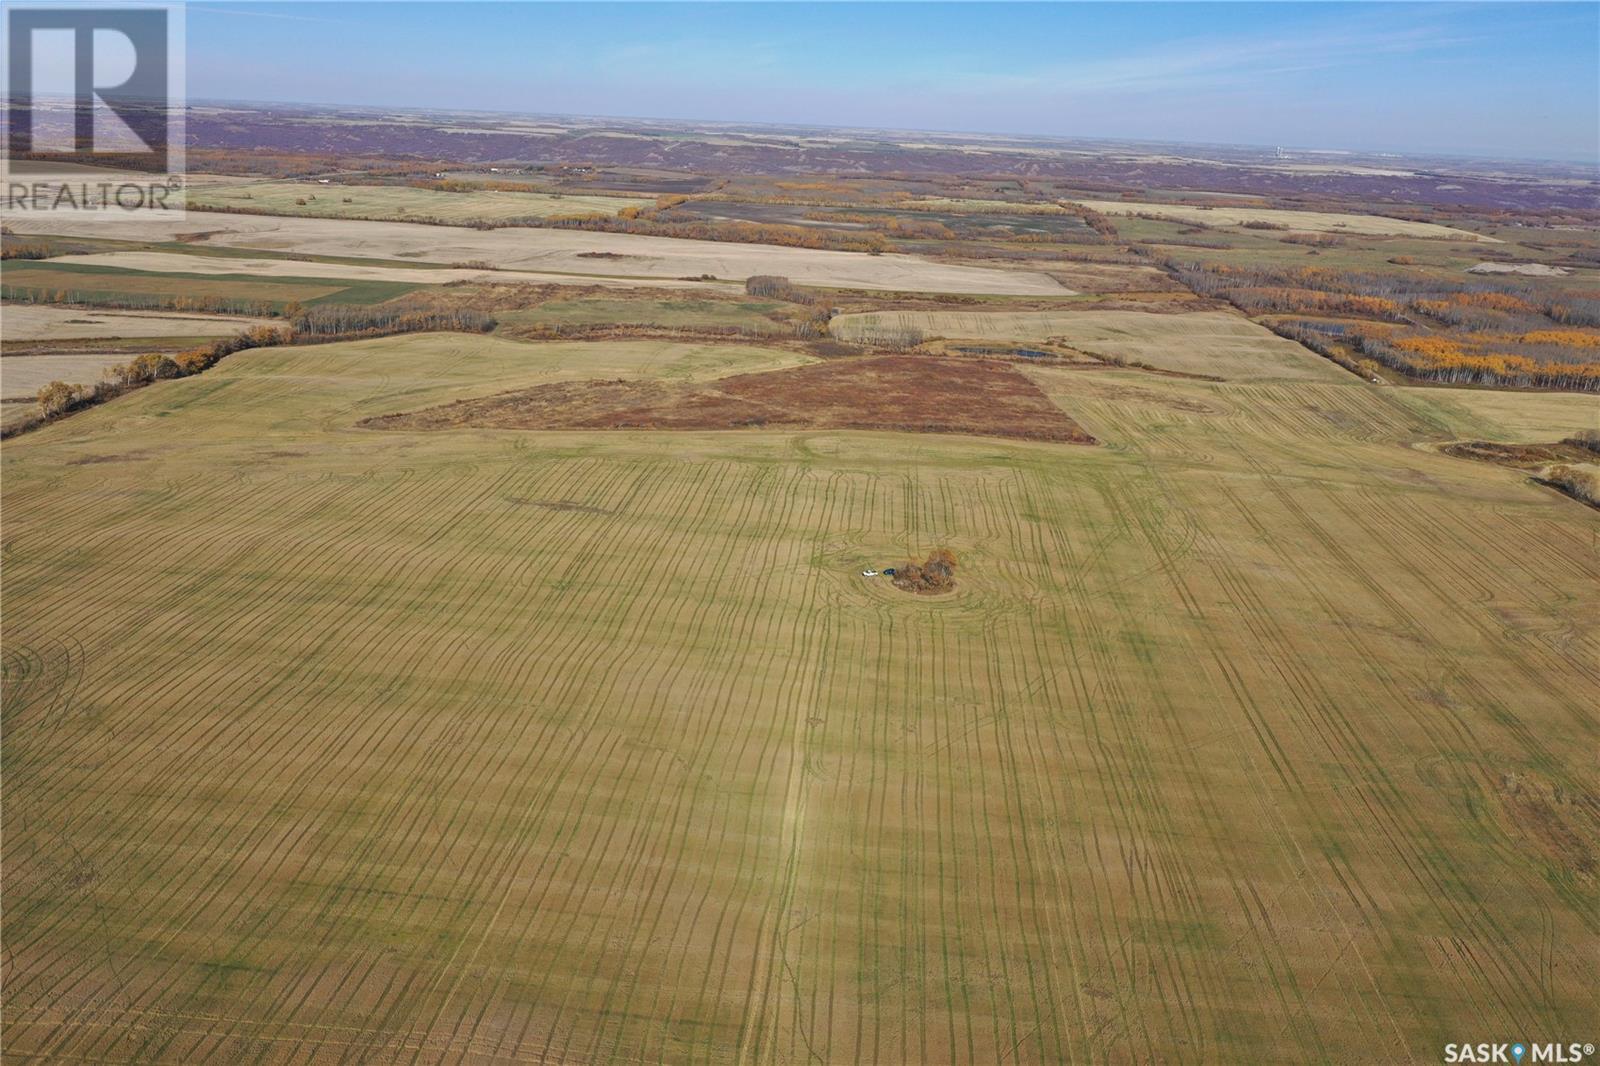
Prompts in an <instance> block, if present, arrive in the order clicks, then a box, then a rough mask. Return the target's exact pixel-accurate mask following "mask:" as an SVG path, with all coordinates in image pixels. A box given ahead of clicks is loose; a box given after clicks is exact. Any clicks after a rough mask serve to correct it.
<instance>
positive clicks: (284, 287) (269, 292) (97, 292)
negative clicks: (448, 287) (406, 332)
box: [0, 256, 426, 312]
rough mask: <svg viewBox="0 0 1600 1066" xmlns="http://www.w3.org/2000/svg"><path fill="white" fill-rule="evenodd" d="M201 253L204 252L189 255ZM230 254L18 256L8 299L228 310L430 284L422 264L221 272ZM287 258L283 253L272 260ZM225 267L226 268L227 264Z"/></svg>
mask: <svg viewBox="0 0 1600 1066" xmlns="http://www.w3.org/2000/svg"><path fill="white" fill-rule="evenodd" d="M190 258H195V259H199V257H198V256H195V257H190ZM223 262H231V261H230V260H217V259H208V260H206V261H205V264H204V265H203V266H202V267H201V269H200V270H199V271H198V272H187V271H175V270H151V271H145V270H127V269H123V268H122V267H119V266H103V265H99V264H90V263H81V262H71V261H65V260H63V259H45V260H39V261H37V262H26V263H13V264H11V265H8V266H7V267H6V268H5V269H4V270H3V271H0V283H3V290H4V293H5V296H6V298H7V300H8V301H24V300H29V299H40V300H54V301H56V302H63V297H65V301H64V302H70V303H85V304H100V303H110V304H112V305H113V306H123V307H125V306H129V305H130V304H131V305H132V306H135V307H138V306H141V305H145V304H150V305H154V306H172V301H178V300H183V301H192V303H191V304H186V305H181V306H186V307H197V308H210V307H215V308H216V309H218V310H227V311H251V312H254V311H257V310H267V309H273V308H280V309H281V308H283V307H285V306H287V305H288V304H291V303H300V304H305V305H307V306H311V305H314V304H319V303H355V304H370V303H380V302H382V301H384V300H388V299H391V298H393V297H395V296H400V295H403V294H405V293H407V292H410V291H411V290H412V289H415V288H416V287H417V286H418V285H420V284H423V281H422V278H425V277H426V274H425V272H422V271H415V272H413V273H412V274H411V276H410V278H408V279H406V280H403V281H376V280H356V279H350V278H334V277H312V276H307V275H299V274H294V273H293V272H292V271H285V270H283V269H282V267H281V266H275V268H274V272H273V273H272V274H270V275H254V274H249V273H246V272H244V271H242V270H240V269H239V268H238V267H237V266H234V267H233V268H232V270H231V271H230V272H228V273H221V272H218V270H217V268H216V266H215V264H217V263H223ZM273 262H274V263H275V264H281V263H282V262H284V261H282V260H275V261H273ZM224 269H226V268H224Z"/></svg>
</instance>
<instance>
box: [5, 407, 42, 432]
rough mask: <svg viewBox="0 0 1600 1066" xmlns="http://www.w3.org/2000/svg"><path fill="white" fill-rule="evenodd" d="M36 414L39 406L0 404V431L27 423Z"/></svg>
mask: <svg viewBox="0 0 1600 1066" xmlns="http://www.w3.org/2000/svg"><path fill="white" fill-rule="evenodd" d="M38 414H39V405H38V404H36V403H0V429H9V428H10V427H11V426H13V425H15V424H17V423H19V422H27V421H29V420H31V419H33V418H34V417H36V416H37V415H38Z"/></svg>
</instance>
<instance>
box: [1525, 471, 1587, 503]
mask: <svg viewBox="0 0 1600 1066" xmlns="http://www.w3.org/2000/svg"><path fill="white" fill-rule="evenodd" d="M1537 480H1539V481H1542V482H1544V483H1545V484H1546V485H1549V486H1550V487H1551V488H1556V489H1560V490H1561V491H1562V492H1564V493H1566V494H1567V495H1568V496H1571V497H1572V498H1573V499H1575V500H1581V501H1583V502H1584V503H1586V504H1588V505H1589V506H1590V507H1600V476H1596V474H1595V472H1594V470H1592V469H1585V468H1584V467H1581V466H1568V465H1566V464H1561V465H1559V466H1550V467H1546V468H1545V470H1544V472H1543V473H1542V474H1540V475H1539V477H1538V479H1537Z"/></svg>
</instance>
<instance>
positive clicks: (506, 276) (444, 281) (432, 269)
mask: <svg viewBox="0 0 1600 1066" xmlns="http://www.w3.org/2000/svg"><path fill="white" fill-rule="evenodd" d="M50 262H52V263H58V264H60V265H62V266H78V265H82V266H100V267H113V268H116V269H118V270H141V271H146V272H148V273H153V274H191V275H207V276H216V277H227V276H230V275H238V274H244V275H249V276H252V277H257V278H285V277H292V278H301V279H304V278H317V279H321V278H328V279H332V280H337V281H342V282H345V283H350V282H357V281H381V282H392V283H395V284H401V285H449V284H450V283H452V282H457V281H482V282H492V283H495V284H502V285H517V284H528V285H573V284H577V285H600V286H605V287H632V286H642V287H655V286H671V287H674V288H684V289H697V288H707V287H710V288H730V287H732V285H731V283H726V282H724V283H721V284H720V285H719V284H718V283H714V282H701V281H677V280H675V279H674V280H667V279H659V278H642V279H628V280H621V279H615V278H606V277H600V276H598V275H579V276H574V275H571V274H554V273H538V272H535V271H529V270H483V269H480V268H477V267H440V266H419V265H415V264H407V263H404V262H403V261H391V262H388V263H385V262H379V261H373V262H369V263H321V262H310V261H308V260H304V259H254V258H250V257H248V256H244V257H241V256H235V255H227V256H211V255H195V254H187V253H184V252H153V251H137V252H90V253H87V254H82V255H63V256H57V257H55V258H54V259H52V260H50Z"/></svg>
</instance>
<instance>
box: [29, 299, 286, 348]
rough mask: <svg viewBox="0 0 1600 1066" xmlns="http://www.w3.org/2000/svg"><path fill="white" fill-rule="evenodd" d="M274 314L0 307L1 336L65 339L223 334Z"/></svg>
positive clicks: (261, 322)
mask: <svg viewBox="0 0 1600 1066" xmlns="http://www.w3.org/2000/svg"><path fill="white" fill-rule="evenodd" d="M274 321H275V320H273V319H270V318H246V317H242V316H237V315H182V314H168V313H165V312H160V311H90V310H85V309H83V308H79V307H50V306H47V305H43V304H18V303H7V304H5V305H3V308H0V340H4V341H6V342H7V343H10V342H15V341H32V340H66V339H76V338H80V337H82V338H100V337H108V338H112V337H224V336H229V335H231V334H234V333H240V332H243V331H244V330H247V329H249V328H250V327H251V326H259V325H271V324H273V322H274Z"/></svg>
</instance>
